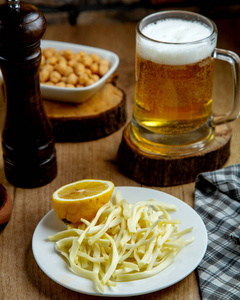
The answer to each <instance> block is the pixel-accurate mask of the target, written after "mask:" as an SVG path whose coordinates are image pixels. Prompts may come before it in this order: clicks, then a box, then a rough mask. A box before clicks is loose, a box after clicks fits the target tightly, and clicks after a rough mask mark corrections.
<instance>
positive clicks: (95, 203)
mask: <svg viewBox="0 0 240 300" xmlns="http://www.w3.org/2000/svg"><path fill="white" fill-rule="evenodd" d="M113 189H114V184H113V183H112V182H111V181H107V180H98V179H84V180H80V181H76V182H73V183H69V184H67V185H64V186H62V187H60V188H59V189H57V190H56V191H55V192H54V193H53V195H52V201H53V208H54V210H55V213H56V215H57V217H58V218H59V219H60V220H62V221H63V222H65V223H68V224H69V223H81V218H84V219H86V220H88V221H91V220H92V219H93V218H94V217H95V215H96V213H97V211H98V210H99V208H101V207H102V206H103V205H104V204H106V203H107V202H109V200H110V199H111V197H112V193H113Z"/></svg>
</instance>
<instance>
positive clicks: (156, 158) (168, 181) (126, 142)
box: [118, 124, 232, 187]
mask: <svg viewBox="0 0 240 300" xmlns="http://www.w3.org/2000/svg"><path fill="white" fill-rule="evenodd" d="M129 127H130V125H129V124H128V125H127V127H126V128H125V129H124V131H123V137H122V142H121V144H120V147H119V151H118V162H119V166H120V168H121V170H122V171H123V173H125V174H126V175H127V176H128V177H130V178H133V179H134V180H136V181H137V182H138V183H141V184H144V185H148V186H160V187H166V186H175V185H180V184H185V183H189V182H193V181H195V180H196V177H197V175H198V174H199V173H201V172H207V171H213V170H216V169H219V168H221V167H222V166H223V165H224V163H225V162H226V161H227V159H228V158H229V156H230V142H231V136H232V131H231V128H230V127H229V126H228V125H221V126H217V127H216V132H215V137H214V140H213V141H212V142H211V143H210V144H208V145H207V146H206V148H205V149H204V150H202V151H199V152H197V153H194V154H192V155H187V156H179V157H176V156H161V155H155V154H149V153H146V152H143V151H141V150H140V149H138V148H137V147H136V146H135V145H134V144H133V143H132V141H131V139H130V135H129Z"/></svg>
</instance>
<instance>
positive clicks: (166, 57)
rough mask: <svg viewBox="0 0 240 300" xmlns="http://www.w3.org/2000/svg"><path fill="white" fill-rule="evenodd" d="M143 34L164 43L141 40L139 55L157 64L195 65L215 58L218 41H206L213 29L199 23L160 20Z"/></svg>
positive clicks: (148, 27)
mask: <svg viewBox="0 0 240 300" xmlns="http://www.w3.org/2000/svg"><path fill="white" fill-rule="evenodd" d="M142 33H143V35H144V36H146V37H148V38H150V39H152V40H155V41H158V42H162V43H158V42H154V41H152V40H147V39H144V38H141V39H140V40H139V54H140V55H141V56H142V57H143V58H145V59H147V60H151V61H153V62H155V63H161V64H168V65H184V64H191V63H195V62H198V61H201V60H203V59H205V58H207V57H209V56H211V54H212V52H213V50H214V48H215V47H216V39H215V41H214V43H212V39H205V38H207V37H209V36H210V35H211V33H212V30H211V28H209V27H207V26H206V25H204V24H202V23H200V22H196V21H187V20H181V19H165V20H160V21H157V22H154V23H150V24H148V25H147V26H145V27H144V28H143V29H142ZM171 43H172V44H171Z"/></svg>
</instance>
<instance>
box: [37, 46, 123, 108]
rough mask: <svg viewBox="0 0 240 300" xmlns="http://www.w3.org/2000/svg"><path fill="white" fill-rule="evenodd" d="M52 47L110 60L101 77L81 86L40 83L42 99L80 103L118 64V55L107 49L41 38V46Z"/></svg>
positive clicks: (97, 87)
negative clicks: (67, 86)
mask: <svg viewBox="0 0 240 300" xmlns="http://www.w3.org/2000/svg"><path fill="white" fill-rule="evenodd" d="M49 47H52V48H54V49H56V50H57V51H59V50H62V49H63V50H64V49H71V50H72V51H73V52H75V53H76V52H78V51H85V52H87V53H89V54H90V53H95V54H97V55H99V56H100V57H101V58H105V59H107V60H108V61H109V62H110V69H109V71H108V72H107V73H106V74H105V75H104V76H103V77H101V78H100V79H99V80H98V81H97V82H95V83H94V84H92V85H90V86H87V87H82V88H62V87H57V86H48V85H46V84H41V85H40V86H41V93H42V97H43V99H49V100H55V101H63V102H70V103H82V102H85V101H86V100H88V99H89V98H90V97H92V96H93V95H94V94H95V93H96V92H97V91H98V90H99V89H100V88H101V87H102V86H103V85H104V84H105V83H106V81H107V80H108V79H109V77H110V76H111V75H112V74H113V72H114V71H115V70H116V69H117V67H118V64H119V57H118V56H117V55H116V54H115V53H113V52H111V51H108V50H105V49H100V48H95V47H90V46H85V45H78V44H72V43H65V42H57V41H49V40H41V48H42V49H43V48H49Z"/></svg>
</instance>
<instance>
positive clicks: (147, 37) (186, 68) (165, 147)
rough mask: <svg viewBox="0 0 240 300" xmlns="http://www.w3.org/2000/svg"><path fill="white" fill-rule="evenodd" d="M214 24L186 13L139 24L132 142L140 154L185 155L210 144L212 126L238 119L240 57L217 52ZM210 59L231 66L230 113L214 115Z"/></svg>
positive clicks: (157, 16) (159, 15) (158, 15)
mask: <svg viewBox="0 0 240 300" xmlns="http://www.w3.org/2000/svg"><path fill="white" fill-rule="evenodd" d="M216 44H217V27H216V25H215V23H214V22H213V21H211V20H210V19H208V18H206V17H204V16H201V15H199V14H196V13H192V12H186V11H162V12H158V13H154V14H152V15H149V16H147V17H145V18H144V19H142V20H141V21H140V23H139V24H138V26H137V33H136V74H135V77H136V81H135V100H134V111H133V116H132V121H131V125H130V137H131V140H132V142H133V143H134V144H135V145H136V146H137V147H139V148H140V149H142V150H143V151H146V152H149V153H154V154H160V155H187V154H191V153H194V152H196V151H200V150H201V149H203V148H204V147H205V146H206V145H207V144H208V143H210V142H211V141H212V140H213V139H214V128H215V126H216V125H220V124H224V123H227V122H230V121H233V120H235V119H236V118H237V117H238V114H239V104H240V98H239V62H240V60H239V57H238V55H237V54H235V53H234V52H231V51H227V50H222V49H218V48H216ZM214 59H220V60H225V61H227V62H229V63H230V66H231V70H232V74H233V82H234V99H233V105H232V110H231V111H230V112H228V113H226V114H225V115H222V116H220V117H219V116H218V117H214V116H213V112H212V93H213V74H214Z"/></svg>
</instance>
